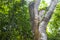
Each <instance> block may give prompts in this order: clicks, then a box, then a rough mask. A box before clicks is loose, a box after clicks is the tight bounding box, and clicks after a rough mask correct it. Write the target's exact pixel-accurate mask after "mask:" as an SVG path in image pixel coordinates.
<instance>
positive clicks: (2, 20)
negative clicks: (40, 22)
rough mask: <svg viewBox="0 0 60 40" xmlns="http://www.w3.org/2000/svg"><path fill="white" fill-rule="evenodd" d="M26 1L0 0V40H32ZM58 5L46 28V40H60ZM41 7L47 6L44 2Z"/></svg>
mask: <svg viewBox="0 0 60 40" xmlns="http://www.w3.org/2000/svg"><path fill="white" fill-rule="evenodd" d="M26 1H27V0H26ZM26 1H25V0H0V40H32V39H33V36H32V33H31V26H30V16H29V11H28V10H29V8H28V4H27V2H26ZM43 4H44V5H43ZM59 4H60V3H58V5H57V7H56V9H55V11H54V14H53V15H52V18H51V20H50V22H49V24H48V27H47V34H48V40H60V19H59V18H60V14H59V13H60V5H59ZM41 5H42V7H41V9H46V6H47V4H46V3H45V2H44V1H43V2H42V4H41Z"/></svg>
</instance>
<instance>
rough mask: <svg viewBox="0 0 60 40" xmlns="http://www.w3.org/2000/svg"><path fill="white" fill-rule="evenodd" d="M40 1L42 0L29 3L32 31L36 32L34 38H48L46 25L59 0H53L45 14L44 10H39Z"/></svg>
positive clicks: (38, 39)
mask: <svg viewBox="0 0 60 40" xmlns="http://www.w3.org/2000/svg"><path fill="white" fill-rule="evenodd" d="M40 1H41V0H34V2H31V3H30V4H29V12H30V18H31V25H32V32H33V34H34V39H33V40H47V35H46V27H47V24H48V22H49V20H50V18H51V16H52V14H53V11H54V9H55V7H56V5H57V1H58V0H52V1H51V4H50V6H49V9H48V11H47V12H46V14H45V15H44V12H45V11H44V10H41V11H40V12H38V7H39V4H40ZM43 15H44V16H43ZM42 17H43V18H42Z"/></svg>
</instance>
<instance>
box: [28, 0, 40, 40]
mask: <svg viewBox="0 0 60 40" xmlns="http://www.w3.org/2000/svg"><path fill="white" fill-rule="evenodd" d="M39 4H40V0H34V2H32V3H30V5H29V12H30V17H31V25H32V31H33V33H34V39H33V40H38V39H39V31H38V28H39V26H38V7H39Z"/></svg>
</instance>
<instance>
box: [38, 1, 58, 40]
mask: <svg viewBox="0 0 60 40" xmlns="http://www.w3.org/2000/svg"><path fill="white" fill-rule="evenodd" d="M57 2H58V0H52V1H51V4H50V8H49V10H48V11H47V13H46V15H45V17H44V18H43V20H42V22H41V23H40V25H39V32H40V34H41V38H39V40H47V35H46V27H47V24H48V22H49V20H50V18H51V16H52V14H53V11H54V9H55V7H56V5H57Z"/></svg>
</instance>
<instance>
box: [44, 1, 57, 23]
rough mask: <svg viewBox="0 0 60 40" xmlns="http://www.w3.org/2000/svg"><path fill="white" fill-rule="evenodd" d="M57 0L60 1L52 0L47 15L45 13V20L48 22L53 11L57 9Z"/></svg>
mask: <svg viewBox="0 0 60 40" xmlns="http://www.w3.org/2000/svg"><path fill="white" fill-rule="evenodd" d="M57 2H58V0H52V1H51V4H50V7H49V10H48V11H47V13H46V15H45V17H44V20H45V21H47V22H48V21H49V20H50V18H51V15H52V14H53V11H54V9H55V7H56V5H57Z"/></svg>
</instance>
